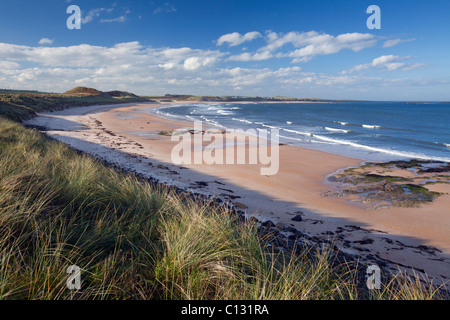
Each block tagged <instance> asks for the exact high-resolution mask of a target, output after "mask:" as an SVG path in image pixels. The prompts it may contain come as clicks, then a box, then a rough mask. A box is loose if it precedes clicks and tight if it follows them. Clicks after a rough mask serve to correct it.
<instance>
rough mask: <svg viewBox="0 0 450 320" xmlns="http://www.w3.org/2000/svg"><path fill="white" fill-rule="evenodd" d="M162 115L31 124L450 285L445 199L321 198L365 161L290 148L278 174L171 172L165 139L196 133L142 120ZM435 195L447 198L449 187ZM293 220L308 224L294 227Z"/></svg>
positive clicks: (45, 119)
mask: <svg viewBox="0 0 450 320" xmlns="http://www.w3.org/2000/svg"><path fill="white" fill-rule="evenodd" d="M159 106H161V104H148V105H144V104H140V105H126V106H125V105H120V106H96V107H82V108H72V109H67V110H63V111H58V112H53V113H46V114H41V115H40V116H39V117H36V118H35V119H32V120H30V121H28V122H27V124H32V125H39V126H43V127H46V129H45V131H46V134H48V135H49V136H51V137H53V138H56V139H59V140H61V141H63V142H66V143H68V144H69V145H71V146H72V147H74V148H76V149H79V150H82V151H84V152H87V153H90V154H93V155H94V156H97V157H99V158H101V159H103V160H106V161H108V162H110V163H114V164H116V165H119V166H121V167H122V168H124V169H126V170H132V171H135V172H137V173H140V174H142V175H144V176H146V177H153V178H156V179H158V180H159V181H161V182H163V183H167V184H172V185H177V186H179V187H181V188H184V189H186V190H192V191H195V192H200V193H204V194H209V195H214V196H217V197H220V198H222V199H225V200H228V201H230V202H233V203H235V204H236V205H237V207H239V208H240V209H241V210H243V211H245V212H246V213H247V214H248V215H254V216H256V217H257V218H258V219H260V220H267V219H270V220H272V221H273V222H274V223H279V224H280V225H286V226H293V227H295V228H297V229H298V230H300V231H302V232H303V233H306V234H309V235H311V236H319V237H326V238H328V239H331V240H332V241H334V243H335V244H336V246H337V247H338V248H340V249H341V250H342V251H344V252H346V253H349V254H353V255H355V256H358V257H360V258H361V259H362V260H365V261H368V262H370V261H372V262H374V263H377V262H379V261H381V260H383V261H387V262H388V263H389V264H392V266H393V267H392V268H397V267H398V266H400V268H401V269H403V270H406V271H411V270H412V269H411V267H412V268H414V269H415V270H416V271H417V272H420V271H426V272H427V273H428V275H429V276H430V277H432V278H434V279H436V282H441V281H447V280H448V279H449V278H450V232H449V231H450V214H449V209H448V208H450V196H449V195H448V194H445V195H442V196H440V197H438V198H437V199H436V200H434V201H433V202H432V203H429V204H425V205H423V206H421V207H420V208H398V207H390V208H388V209H379V210H375V209H373V208H366V207H364V206H362V205H361V204H359V203H352V202H349V201H348V199H344V198H335V197H323V196H322V193H323V192H325V191H327V190H330V189H331V188H333V187H332V184H330V183H328V182H327V181H326V177H327V176H328V175H330V174H332V173H334V172H335V171H336V170H338V169H342V168H346V167H353V166H359V165H360V163H361V162H362V160H361V159H354V158H349V157H344V156H340V155H335V154H331V153H326V152H322V151H317V150H311V149H306V148H300V147H295V146H290V145H281V146H280V147H279V154H280V164H279V171H278V173H277V174H276V175H270V176H267V175H261V174H260V167H261V166H260V165H249V164H242V165H241V164H239V165H237V164H236V165H231V164H222V165H218V164H214V165H207V164H196V165H195V164H192V165H187V164H183V165H175V164H173V162H172V159H171V152H172V149H173V147H174V146H175V145H176V144H177V142H173V141H171V138H170V136H166V135H161V134H160V132H162V131H165V132H170V131H171V130H175V129H179V128H191V129H192V123H188V122H184V121H174V120H168V119H164V118H161V117H157V116H155V115H152V114H149V113H147V112H144V109H148V108H155V107H159ZM247 147H248V146H247ZM238 148H245V146H238ZM436 188H439V190H440V192H446V193H447V192H450V190H449V188H448V185H439V186H438V187H436ZM295 216H297V217H298V216H300V217H301V220H302V221H293V220H292V218H293V217H295ZM297 220H298V219H297ZM394 265H396V266H394Z"/></svg>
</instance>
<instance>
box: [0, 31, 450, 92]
mask: <svg viewBox="0 0 450 320" xmlns="http://www.w3.org/2000/svg"><path fill="white" fill-rule="evenodd" d="M244 36H245V35H243V36H242V37H244ZM264 39H265V41H266V44H265V45H264V46H263V47H261V48H260V49H259V50H257V51H255V52H240V50H239V51H238V52H240V54H237V55H231V54H230V53H227V52H224V51H221V50H219V49H216V50H203V49H195V48H189V47H181V48H167V47H163V48H155V47H150V46H143V45H142V44H141V43H139V42H137V41H133V42H126V43H118V44H115V45H113V46H94V45H88V44H79V45H74V46H60V47H45V46H38V45H36V46H24V45H15V44H8V43H0V87H3V88H33V89H37V90H43V91H57V92H63V91H66V90H67V89H70V88H72V87H74V86H76V85H83V86H92V87H96V88H98V89H99V90H113V89H119V90H127V91H132V92H136V93H138V94H163V93H176V92H180V93H183V92H184V93H192V94H208V95H209V94H211V95H232V94H242V95H260V96H261V95H262V96H268V95H291V96H303V97H323V98H368V97H370V96H354V95H353V93H354V92H366V93H365V94H370V92H372V94H373V92H375V91H376V90H377V88H378V89H379V88H380V87H383V89H385V88H388V89H386V90H391V91H392V92H393V95H394V96H395V92H400V91H402V92H405V90H400V89H399V88H406V87H408V88H412V87H414V88H415V89H416V88H418V87H419V86H425V85H430V86H431V82H430V81H428V82H427V81H419V80H420V79H409V80H410V81H409V82H408V81H406V80H405V81H402V80H401V79H400V80H396V81H394V80H390V79H386V77H385V76H383V75H379V74H377V76H367V74H366V73H363V72H357V71H363V70H372V69H373V70H384V71H394V70H398V71H405V70H411V69H415V68H419V67H421V66H423V64H419V63H412V62H411V61H412V58H411V57H410V56H403V57H402V56H395V55H384V56H380V57H377V58H375V59H373V60H372V61H370V62H369V63H366V64H360V65H357V66H355V67H353V68H352V69H351V70H347V71H345V72H342V73H340V74H327V73H315V72H304V71H303V70H302V68H300V67H299V66H296V65H294V66H292V65H291V66H286V65H283V64H282V63H281V62H280V66H279V67H278V66H277V67H276V68H273V67H272V68H268V67H266V68H261V67H258V65H257V64H250V63H244V62H245V61H262V60H265V59H270V58H281V57H290V54H292V53H293V52H295V51H296V50H302V49H303V51H302V54H301V55H299V56H296V57H294V54H292V57H291V59H295V58H300V59H301V58H305V59H306V60H307V59H310V58H311V57H314V56H315V55H320V54H332V53H336V52H339V50H343V49H344V48H345V49H349V50H354V51H358V50H361V48H365V47H368V46H370V45H372V43H371V41H374V40H375V41H376V40H377V39H376V38H374V37H373V36H370V35H369V36H368V35H364V34H344V35H337V36H332V35H327V34H319V33H316V32H308V33H296V32H292V33H289V34H276V33H274V32H270V31H269V32H267V33H266V35H265V36H264ZM224 43H225V44H227V43H231V42H224ZM285 46H286V47H285ZM230 60H233V61H234V62H233V64H232V66H228V65H227V64H228V63H229V61H230ZM239 61H241V62H242V63H240V64H239V63H238V62H239ZM236 65H237V66H236ZM385 74H386V73H385ZM433 85H435V86H440V88H444V86H447V87H448V86H449V83H448V82H447V83H441V82H434V83H433ZM393 88H397V90H396V91H395V90H394V89H393ZM415 89H414V90H415ZM433 90H434V89H433ZM448 92H450V88H449V90H448ZM373 96H375V97H376V96H377V95H376V94H373ZM373 96H372V97H373ZM386 98H387V97H386Z"/></svg>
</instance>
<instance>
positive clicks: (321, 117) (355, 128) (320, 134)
mask: <svg viewBox="0 0 450 320" xmlns="http://www.w3.org/2000/svg"><path fill="white" fill-rule="evenodd" d="M148 112H151V113H156V114H157V115H159V116H164V117H167V118H177V119H184V120H189V121H194V120H198V121H203V122H204V123H206V124H208V125H210V126H214V127H219V128H229V129H243V130H247V129H255V130H260V129H268V130H269V131H270V129H278V130H279V139H280V142H281V143H287V144H290V145H295V146H300V147H306V148H311V149H316V150H321V151H326V152H331V153H334V154H340V155H344V156H349V157H353V158H359V159H362V160H365V161H390V160H397V159H420V160H434V161H443V162H450V127H449V125H448V124H449V123H450V106H449V105H448V104H446V103H441V102H417V103H414V102H381V101H345V102H341V101H334V102H320V103H317V102H314V103H307V102H301V103H296V102H289V103H283V102H281V103H276V102H270V103H266V102H241V103H218V102H210V103H180V104H175V105H172V106H164V107H161V108H157V109H148Z"/></svg>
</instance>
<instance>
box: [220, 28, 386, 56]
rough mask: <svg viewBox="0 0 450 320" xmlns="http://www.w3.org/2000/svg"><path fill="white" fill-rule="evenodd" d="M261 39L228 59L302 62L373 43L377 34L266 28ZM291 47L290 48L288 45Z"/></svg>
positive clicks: (234, 38)
mask: <svg viewBox="0 0 450 320" xmlns="http://www.w3.org/2000/svg"><path fill="white" fill-rule="evenodd" d="M223 37H225V38H223ZM222 38H223V39H222ZM243 39H244V36H241V35H240V34H238V33H230V34H227V35H224V36H222V37H221V38H219V40H221V41H219V40H218V41H217V44H218V45H220V44H222V43H224V42H229V43H230V46H232V45H237V44H240V43H242V41H243ZM265 40H266V45H265V46H263V47H261V48H259V49H258V50H257V51H256V52H254V53H247V52H246V53H242V54H239V55H234V56H231V57H230V60H233V61H260V60H267V59H270V58H274V57H276V58H282V57H288V58H291V59H292V62H306V61H309V60H310V59H312V58H313V57H314V56H317V55H327V54H334V53H337V52H339V51H341V50H344V49H348V50H352V51H354V52H358V51H361V50H363V49H365V48H369V47H373V46H375V44H376V43H377V41H378V39H377V37H375V36H374V35H372V34H369V33H345V34H340V35H337V36H332V35H330V34H326V33H318V32H316V31H309V32H296V31H292V32H288V33H286V34H282V33H280V34H278V33H275V32H272V31H268V32H267V33H266V37H265ZM286 46H289V49H288V50H285V51H282V48H283V47H286ZM292 47H293V48H294V50H292V49H291V48H292Z"/></svg>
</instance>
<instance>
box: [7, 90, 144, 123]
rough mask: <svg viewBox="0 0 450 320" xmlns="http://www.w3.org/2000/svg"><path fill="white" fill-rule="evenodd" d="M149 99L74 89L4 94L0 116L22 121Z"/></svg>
mask: <svg viewBox="0 0 450 320" xmlns="http://www.w3.org/2000/svg"><path fill="white" fill-rule="evenodd" d="M148 101H150V100H149V99H146V98H142V97H139V96H137V95H134V94H132V93H128V92H123V91H111V92H109V93H108V92H101V91H98V90H96V89H93V88H86V87H76V88H74V89H72V90H69V91H67V92H65V93H62V94H46V93H14V94H13V93H4V94H0V116H3V117H5V118H8V119H11V120H16V121H23V120H26V119H29V118H32V117H34V116H35V115H36V112H43V111H52V110H61V109H65V108H69V107H75V106H89V105H97V104H117V103H128V102H148Z"/></svg>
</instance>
